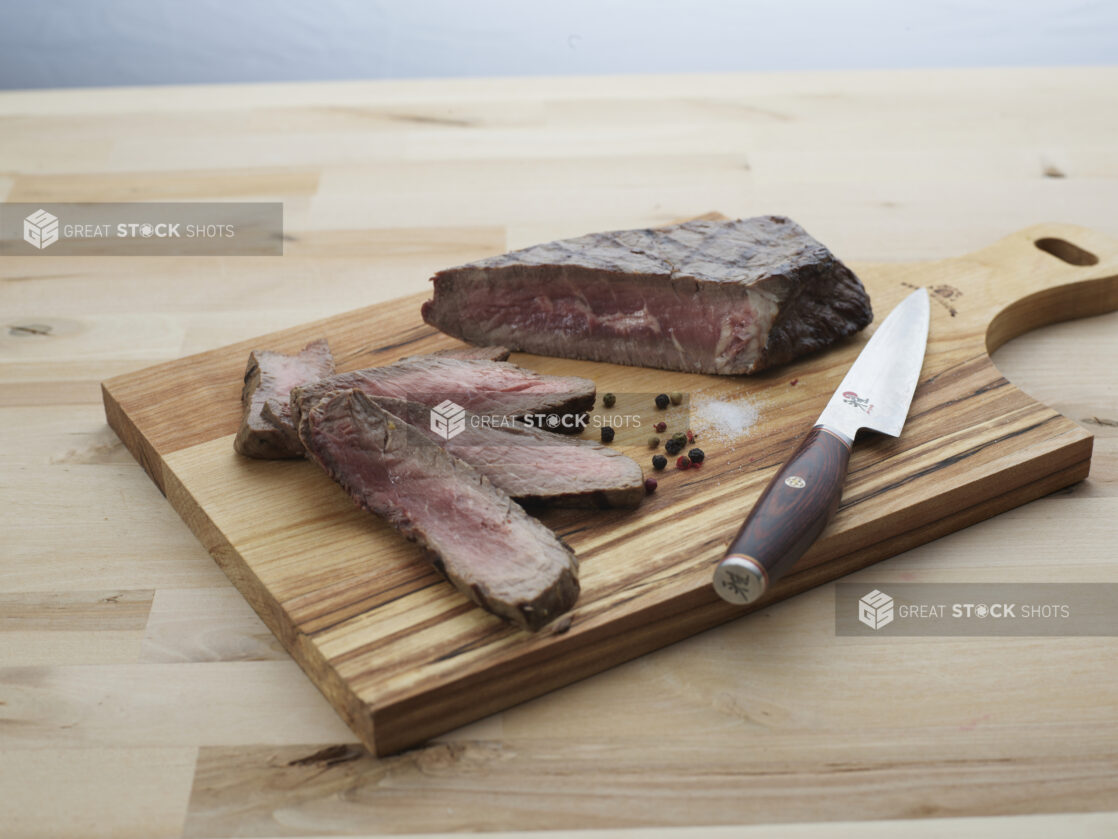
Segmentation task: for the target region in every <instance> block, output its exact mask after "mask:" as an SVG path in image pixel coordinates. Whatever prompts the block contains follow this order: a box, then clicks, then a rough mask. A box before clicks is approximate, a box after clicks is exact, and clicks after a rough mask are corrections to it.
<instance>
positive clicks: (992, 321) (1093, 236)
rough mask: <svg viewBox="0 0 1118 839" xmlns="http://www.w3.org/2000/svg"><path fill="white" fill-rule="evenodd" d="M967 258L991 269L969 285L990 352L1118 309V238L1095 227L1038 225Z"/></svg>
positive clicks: (961, 304) (963, 304)
mask: <svg viewBox="0 0 1118 839" xmlns="http://www.w3.org/2000/svg"><path fill="white" fill-rule="evenodd" d="M966 261H967V262H968V263H970V264H973V263H979V264H980V265H981V266H983V267H985V268H986V269H987V270H986V271H984V272H981V273H983V274H985V276H982V278H981V279H982V281H981V282H978V283H974V282H972V283H968V285H974V286H976V288H974V291H976V292H978V293H977V294H976V295H975V297H976V298H978V299H976V300H975V301H974V302H975V303H976V304H978V305H977V306H976V307H975V309H976V310H977V311H974V312H973V314H975V315H976V316H977V317H978V318H979V319H980V320H981V321H985V327H986V328H985V334H984V336H983V338H984V342H985V347H986V351H987V352H988V353H992V352H993V351H994V350H996V349H997V348H998V347H1000V346H1001V345H1002V344H1004V343H1005V342H1006V341H1009V340H1012V339H1013V338H1016V337H1017V336H1018V335H1021V334H1023V333H1025V332H1028V331H1030V330H1032V329H1036V328H1038V327H1041V326H1045V325H1047V324H1050V323H1057V322H1059V321H1064V320H1072V319H1075V318H1081V317H1088V316H1090V315H1101V314H1105V313H1106V312H1111V311H1114V310H1115V309H1118V241H1116V240H1114V239H1111V238H1110V237H1108V236H1105V235H1103V234H1101V233H1099V232H1098V231H1095V230H1090V229H1088V228H1085V227H1077V226H1075V225H1071V224H1038V225H1035V226H1033V227H1029V228H1026V229H1024V230H1021V231H1018V232H1017V233H1015V234H1013V235H1012V236H1009V237H1007V238H1005V239H1002V240H1001V241H1000V242H997V243H996V244H994V245H992V246H990V247H988V248H985V249H983V250H981V251H977V252H976V253H973V254H971V255H970V256H968V257H966ZM933 294H934V291H933ZM959 308H960V309H963V308H967V303H966V302H964V301H962V300H960V305H959Z"/></svg>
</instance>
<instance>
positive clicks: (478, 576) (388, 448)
mask: <svg viewBox="0 0 1118 839" xmlns="http://www.w3.org/2000/svg"><path fill="white" fill-rule="evenodd" d="M299 436H300V438H301V439H302V441H303V444H304V445H305V447H306V450H307V452H308V454H309V455H310V457H311V459H312V460H314V461H315V462H316V463H318V464H319V465H320V466H322V468H323V469H325V470H326V472H327V473H328V474H329V475H330V477H332V478H333V479H334V480H336V481H337V482H338V483H340V484H341V485H342V486H343V487H344V488H345V489H346V491H347V492H348V493H349V494H350V496H351V497H352V498H353V500H354V501H355V502H356V503H357V505H358V506H359V507H362V508H364V509H366V510H371V511H372V512H374V513H376V514H377V515H380V516H383V517H384V518H386V519H387V520H388V521H389V523H391V524H392V525H393V527H395V528H396V529H397V530H399V531H400V533H401V534H403V535H404V536H405V537H406V538H408V539H410V540H412V541H414V542H418V543H419V544H420V545H422V546H423V547H425V548H426V549H427V551H428V552H429V554H430V555H431V558H432V561H433V562H434V563H435V565H436V566H437V567H438V568H439V569H440V570H441V571H442V572H443V573H444V574H445V575H446V577H447V578H448V579H449V580H450V581H451V582H452V583H453V584H454V585H455V586H456V587H457V588H458V589H459V590H460V591H462V592H463V593H464V594H465V595H466V596H468V597H470V598H471V599H472V600H474V601H475V602H476V603H477V604H478V605H479V606H481V607H482V608H483V609H487V610H489V611H490V612H492V613H494V614H496V615H500V616H501V617H503V618H507V619H508V620H511V621H514V622H515V623H518V624H520V625H521V626H524V627H526V628H528V629H539V628H540V627H541V626H543V625H544V624H545V623H547V622H548V621H550V620H551V619H552V618H554V617H555V616H556V615H559V614H561V613H562V612H565V611H567V610H568V609H570V608H571V606H573V605H574V602H575V600H576V599H577V597H578V592H579V586H578V565H577V563H576V561H575V557H574V554H573V553H572V552H571V550H570V548H568V547H567V546H566V545H565V544H564V543H563V542H562V541H560V539H559V538H558V537H557V536H556V535H555V534H554V533H552V532H551V531H550V530H548V529H547V528H546V527H544V525H542V524H540V522H538V521H537V520H536V519H534V518H532V517H531V516H529V515H528V514H527V513H525V512H524V510H523V509H522V508H521V507H520V506H519V505H517V504H516V502H515V501H513V500H512V499H511V498H509V496H508V495H507V494H506V493H504V492H502V491H501V490H500V489H498V488H497V487H495V486H493V484H492V483H490V481H489V480H488V479H487V478H486V477H485V476H484V475H482V474H481V473H480V472H478V471H477V470H476V469H474V468H473V467H471V466H470V465H469V464H467V463H465V462H464V461H462V460H460V459H459V458H457V457H455V456H454V455H452V454H450V453H449V452H447V451H446V450H445V449H443V448H442V447H440V446H437V445H435V444H434V443H432V442H431V441H430V440H429V439H428V438H427V436H426V435H423V434H417V433H416V432H415V430H414V429H412V428H411V427H410V426H409V425H408V424H407V423H406V422H404V421H403V420H402V419H401V418H399V417H396V416H394V415H393V414H391V413H389V412H388V411H386V410H385V409H384V408H383V407H381V406H379V405H377V404H376V403H375V402H374V401H373V400H372V399H370V398H369V397H368V396H367V395H366V394H364V393H362V392H361V391H359V390H345V391H338V392H336V393H332V394H330V395H328V396H325V397H324V398H322V399H319V400H318V401H316V402H315V403H314V405H313V406H311V407H310V409H309V410H308V411H307V412H306V413H305V414H303V415H302V417H301V419H300V424H299Z"/></svg>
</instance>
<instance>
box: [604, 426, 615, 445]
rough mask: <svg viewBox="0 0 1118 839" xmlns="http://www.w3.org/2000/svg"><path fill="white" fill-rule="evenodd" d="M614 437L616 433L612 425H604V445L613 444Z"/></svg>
mask: <svg viewBox="0 0 1118 839" xmlns="http://www.w3.org/2000/svg"><path fill="white" fill-rule="evenodd" d="M613 435H614V431H613V426H612V425H603V426H602V442H603V443H612V442H613Z"/></svg>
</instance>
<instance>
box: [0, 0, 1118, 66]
mask: <svg viewBox="0 0 1118 839" xmlns="http://www.w3.org/2000/svg"><path fill="white" fill-rule="evenodd" d="M1114 63H1118V2H1114V0H1087V1H1084V0H1080V1H1079V2H1076V1H1075V0H1049V1H1048V2H1041V0H1017V1H1016V2H1011V0H974V2H964V0H924V2H910V0H892V2H882V1H881V0H841V2H828V0H763V1H762V0H746V1H745V2H732V0H693V2H684V1H683V0H674V2H669V0H643V2H641V1H638V0H552V2H544V0H523V2H515V0H457V1H456V0H414V2H406V0H0V88H38V87H59V86H80V85H133V84H175V83H190V82H234V81H269V80H312V79H359V78H414V77H423V76H501V75H565V74H591V73H593V74H600V73H606V74H613V73H648V72H660V73H673V72H706V71H732V70H808V69H816V70H826V69H842V68H883V67H980V66H1047V65H1068V64H1078V65H1093V64H1114Z"/></svg>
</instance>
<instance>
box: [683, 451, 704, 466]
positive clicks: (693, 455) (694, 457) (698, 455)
mask: <svg viewBox="0 0 1118 839" xmlns="http://www.w3.org/2000/svg"><path fill="white" fill-rule="evenodd" d="M687 456H688V457H689V458H690V459H691V462H692V463H702V462H703V461H704V460H705V459H706V453H705V452H703V450H702V449H691V451H689V452H688V453H687Z"/></svg>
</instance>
